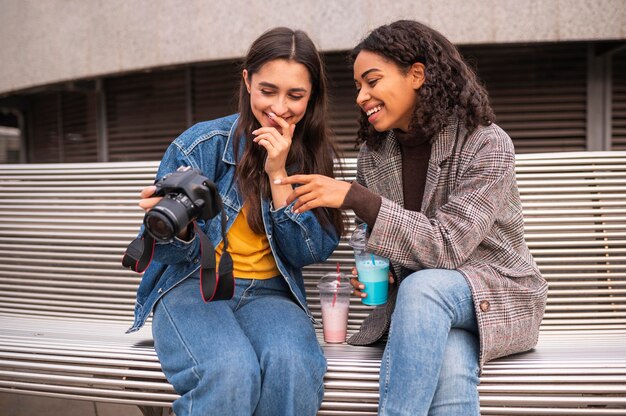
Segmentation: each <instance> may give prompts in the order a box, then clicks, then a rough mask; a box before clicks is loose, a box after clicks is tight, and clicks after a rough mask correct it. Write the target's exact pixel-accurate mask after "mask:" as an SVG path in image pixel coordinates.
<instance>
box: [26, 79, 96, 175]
mask: <svg viewBox="0 0 626 416" xmlns="http://www.w3.org/2000/svg"><path fill="white" fill-rule="evenodd" d="M95 105H96V101H95V96H94V94H93V93H92V92H85V91H76V92H75V91H65V92H58V93H51V94H44V95H40V96H37V97H36V98H35V99H34V100H33V105H32V111H31V114H32V118H33V126H34V127H33V134H32V138H31V141H30V146H29V149H30V158H29V160H30V161H31V162H35V163H58V162H95V161H97V160H98V154H97V142H96V109H95Z"/></svg>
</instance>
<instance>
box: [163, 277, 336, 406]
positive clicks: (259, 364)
mask: <svg viewBox="0 0 626 416" xmlns="http://www.w3.org/2000/svg"><path fill="white" fill-rule="evenodd" d="M152 332H153V336H154V342H155V349H156V352H157V355H158V357H159V360H160V361H161V366H162V368H163V372H164V373H165V375H166V377H167V379H168V380H169V382H170V383H171V384H172V385H173V386H174V388H175V389H176V391H177V392H178V393H179V394H180V396H181V397H180V398H179V399H178V400H176V401H175V402H174V405H173V407H174V412H175V413H176V415H177V416H186V415H198V416H200V415H202V416H205V415H248V416H249V415H260V416H262V415H268V416H275V415H298V416H300V415H315V414H316V412H317V410H318V409H319V407H320V405H321V403H322V398H323V395H324V384H323V379H324V374H325V373H326V359H325V357H324V354H323V352H322V349H321V347H320V345H319V343H318V342H317V338H316V335H315V330H314V328H313V324H312V322H311V320H310V319H309V318H308V316H307V315H306V313H305V312H304V311H303V310H302V309H301V308H300V307H299V306H298V305H297V304H296V303H295V302H294V301H293V300H292V298H291V295H290V292H289V288H288V286H287V283H286V282H285V281H284V279H283V278H282V277H275V278H272V279H268V280H248V279H236V288H235V296H234V297H233V299H231V300H228V301H215V302H209V303H204V302H203V301H202V299H201V297H200V283H199V279H198V278H197V277H190V278H188V279H186V280H184V281H183V282H182V283H180V284H179V285H178V286H176V287H174V288H173V289H172V290H171V291H169V292H168V293H166V294H165V296H163V298H161V300H160V301H159V302H158V303H157V305H156V308H155V310H154V317H153V323H152Z"/></svg>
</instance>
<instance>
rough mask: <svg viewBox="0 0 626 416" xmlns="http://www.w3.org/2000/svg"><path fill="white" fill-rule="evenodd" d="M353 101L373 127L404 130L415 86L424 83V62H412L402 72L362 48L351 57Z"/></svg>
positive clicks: (379, 56)
mask: <svg viewBox="0 0 626 416" xmlns="http://www.w3.org/2000/svg"><path fill="white" fill-rule="evenodd" d="M354 82H355V84H356V88H357V91H358V96H357V99H356V103H357V104H358V106H359V107H361V109H362V110H363V111H364V112H365V114H366V115H367V121H369V122H370V123H371V124H372V126H374V129H376V131H379V132H382V131H386V130H391V129H400V130H402V131H408V129H409V125H410V123H411V119H412V117H413V112H414V109H415V105H416V104H417V93H416V91H417V89H419V88H420V87H421V86H422V84H423V83H424V65H423V64H421V63H415V64H413V65H412V66H411V67H410V68H409V70H408V71H407V72H406V73H405V71H403V70H402V68H400V67H399V66H398V65H396V64H395V63H394V62H392V61H390V60H387V59H385V58H384V57H382V56H381V55H379V54H377V53H374V52H370V51H366V50H363V51H361V52H360V53H359V54H358V55H357V57H356V59H355V61H354Z"/></svg>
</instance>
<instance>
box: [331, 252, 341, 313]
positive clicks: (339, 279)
mask: <svg viewBox="0 0 626 416" xmlns="http://www.w3.org/2000/svg"><path fill="white" fill-rule="evenodd" d="M339 273H340V271H339V262H337V287H336V288H335V294H334V295H333V308H334V307H335V302H337V291H338V290H339V284H340V283H341V275H340V274H339Z"/></svg>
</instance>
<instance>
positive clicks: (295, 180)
mask: <svg viewBox="0 0 626 416" xmlns="http://www.w3.org/2000/svg"><path fill="white" fill-rule="evenodd" d="M274 184H276V185H293V184H300V185H301V186H298V187H297V188H295V189H294V190H293V192H291V194H290V195H289V196H288V197H287V204H291V203H292V202H293V201H296V200H297V201H296V203H295V204H294V206H293V211H294V212H296V213H300V212H306V211H308V210H311V209H313V208H319V207H327V208H339V207H341V205H343V201H344V200H345V199H346V195H347V194H348V191H349V190H350V186H351V184H350V183H348V182H344V181H338V180H335V179H333V178H330V177H328V176H324V175H293V176H288V177H286V178H283V179H276V180H274Z"/></svg>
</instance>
